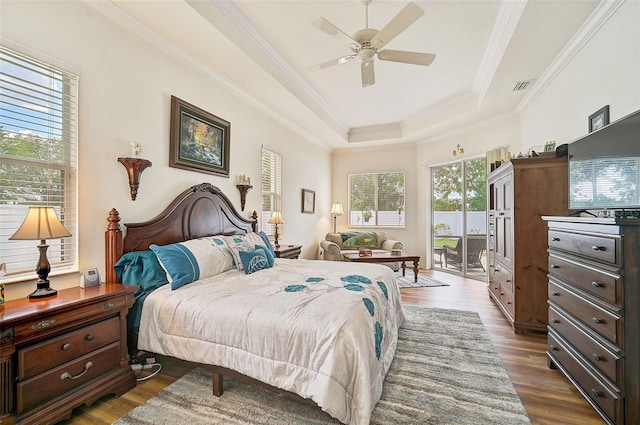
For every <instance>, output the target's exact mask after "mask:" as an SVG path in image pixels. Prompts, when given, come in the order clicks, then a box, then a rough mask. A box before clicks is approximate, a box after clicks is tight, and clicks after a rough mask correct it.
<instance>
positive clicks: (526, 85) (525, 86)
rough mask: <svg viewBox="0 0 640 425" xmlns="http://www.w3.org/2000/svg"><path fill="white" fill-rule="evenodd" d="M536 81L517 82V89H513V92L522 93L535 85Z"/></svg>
mask: <svg viewBox="0 0 640 425" xmlns="http://www.w3.org/2000/svg"><path fill="white" fill-rule="evenodd" d="M534 81H535V80H524V81H518V82H516V85H515V87H513V91H522V90H526V89H528V88H529V86H530V85H531V84H533V82H534Z"/></svg>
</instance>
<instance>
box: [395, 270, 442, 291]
mask: <svg viewBox="0 0 640 425" xmlns="http://www.w3.org/2000/svg"><path fill="white" fill-rule="evenodd" d="M405 274H406V275H405V276H402V271H400V272H396V281H397V282H398V287H400V288H421V287H431V286H449V284H448V283H445V282H442V281H441V280H437V279H433V278H430V277H426V276H422V275H421V274H418V281H417V282H414V280H415V275H414V274H413V271H410V270H407V271H406V273H405Z"/></svg>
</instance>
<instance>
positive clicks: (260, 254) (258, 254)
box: [240, 249, 271, 274]
mask: <svg viewBox="0 0 640 425" xmlns="http://www.w3.org/2000/svg"><path fill="white" fill-rule="evenodd" d="M240 260H241V261H242V266H243V268H244V272H245V274H251V273H255V272H257V271H260V270H263V269H268V268H269V267H271V266H269V261H268V260H267V256H266V255H265V253H264V250H263V249H260V250H258V251H240Z"/></svg>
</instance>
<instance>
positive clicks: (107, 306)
mask: <svg viewBox="0 0 640 425" xmlns="http://www.w3.org/2000/svg"><path fill="white" fill-rule="evenodd" d="M114 305H116V303H114V302H112V301H107V302H106V303H104V304H103V305H102V309H103V310H106V309H108V308H111V307H113V306H114Z"/></svg>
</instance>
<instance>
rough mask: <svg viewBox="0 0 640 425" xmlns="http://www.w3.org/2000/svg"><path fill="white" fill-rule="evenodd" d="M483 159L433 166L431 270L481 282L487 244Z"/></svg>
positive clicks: (484, 166) (484, 274) (483, 276)
mask: <svg viewBox="0 0 640 425" xmlns="http://www.w3.org/2000/svg"><path fill="white" fill-rule="evenodd" d="M486 170H487V167H486V159H485V158H476V159H470V160H462V161H458V162H454V163H451V164H446V165H442V166H439V167H433V168H432V169H431V178H432V182H433V185H432V187H433V193H432V203H431V205H432V223H433V231H432V237H433V241H432V242H433V243H432V247H433V252H432V258H433V267H434V268H435V269H440V270H445V271H448V272H451V273H456V274H461V275H463V276H467V277H474V278H478V279H482V280H484V279H485V278H486V264H487V263H486V246H487V245H486V243H487V231H486V226H487V211H486V210H487V178H486V177H487V176H486V174H487V171H486Z"/></svg>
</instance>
